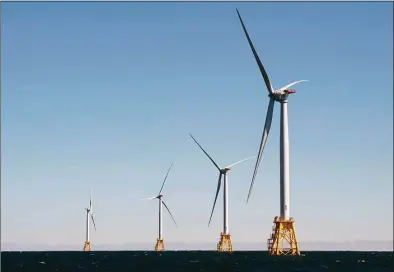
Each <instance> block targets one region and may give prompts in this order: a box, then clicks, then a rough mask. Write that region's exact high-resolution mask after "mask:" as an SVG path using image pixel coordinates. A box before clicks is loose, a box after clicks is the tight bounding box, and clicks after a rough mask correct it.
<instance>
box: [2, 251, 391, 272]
mask: <svg viewBox="0 0 394 272" xmlns="http://www.w3.org/2000/svg"><path fill="white" fill-rule="evenodd" d="M1 271H2V272H12V271H51V272H55V271H67V272H72V271H108V272H121V271H147V272H155V271H267V272H268V271H346V272H353V271H371V272H372V271H374V272H378V271H379V272H393V271H394V265H393V253H392V252H316V251H314V252H303V253H302V256H300V257H291V256H281V257H271V256H268V254H267V252H266V251H239V252H234V253H232V254H228V253H218V252H214V251H166V252H163V253H158V252H153V251H95V252H86V253H85V252H76V251H67V252H61V251H54V252H1Z"/></svg>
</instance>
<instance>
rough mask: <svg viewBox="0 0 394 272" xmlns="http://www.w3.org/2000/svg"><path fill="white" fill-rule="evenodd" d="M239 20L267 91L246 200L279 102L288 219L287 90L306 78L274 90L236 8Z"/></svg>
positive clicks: (282, 211) (282, 189) (284, 205)
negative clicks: (261, 130)
mask: <svg viewBox="0 0 394 272" xmlns="http://www.w3.org/2000/svg"><path fill="white" fill-rule="evenodd" d="M237 13H238V17H239V20H240V21H241V24H242V28H243V30H244V32H245V35H246V38H247V39H248V42H249V45H250V48H251V49H252V52H253V55H254V58H255V59H256V62H257V64H258V66H259V68H260V72H261V74H262V76H263V78H264V82H265V85H266V86H267V89H268V92H269V95H268V96H269V98H270V101H269V104H268V110H267V116H266V119H265V125H264V131H263V136H262V139H261V144H260V149H259V152H258V155H257V160H256V165H255V168H254V172H253V178H252V182H251V184H250V188H249V193H248V198H247V202H248V201H249V197H250V194H251V192H252V188H253V184H254V181H255V178H256V174H257V169H258V167H259V165H260V161H261V157H262V153H263V150H264V146H265V144H266V142H267V139H268V133H269V131H270V128H271V123H272V115H273V111H274V103H275V102H279V103H280V105H281V120H280V123H281V126H280V217H281V218H282V220H289V215H290V190H289V189H290V188H289V187H290V177H289V132H288V120H287V102H288V100H287V98H288V96H289V95H290V94H294V93H295V92H296V91H295V90H289V89H288V88H290V87H292V86H294V85H295V84H297V83H300V82H304V81H307V80H299V81H295V82H292V83H290V84H288V85H286V86H284V87H282V88H280V89H277V90H274V87H273V86H272V84H271V83H270V80H269V78H268V75H267V72H266V71H265V69H264V67H263V64H262V63H261V61H260V59H259V56H258V55H257V52H256V50H255V48H254V46H253V43H252V41H251V39H250V37H249V34H248V32H247V30H246V27H245V25H244V23H243V21H242V18H241V15H240V14H239V11H238V9H237Z"/></svg>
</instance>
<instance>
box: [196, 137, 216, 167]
mask: <svg viewBox="0 0 394 272" xmlns="http://www.w3.org/2000/svg"><path fill="white" fill-rule="evenodd" d="M189 135H190V137H192V139H193V140H194V142H196V144H197V145H198V146H199V147H200V148H201V150H202V151H203V152H204V153H205V155H207V157H208V158H209V159H210V160H211V162H212V163H213V164H214V165H215V166H216V168H217V169H218V170H219V171H220V167H219V165H217V164H216V162H215V161H214V160H213V159H212V158H211V156H209V155H208V153H207V152H206V151H205V150H204V148H202V146H201V145H200V144H199V143H198V142H197V140H196V139H195V138H194V137H193V135H191V134H190V133H189Z"/></svg>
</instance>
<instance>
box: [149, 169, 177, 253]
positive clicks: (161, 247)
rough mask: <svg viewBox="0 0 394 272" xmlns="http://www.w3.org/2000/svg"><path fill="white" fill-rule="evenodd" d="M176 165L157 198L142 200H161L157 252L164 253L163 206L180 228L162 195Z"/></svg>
mask: <svg viewBox="0 0 394 272" xmlns="http://www.w3.org/2000/svg"><path fill="white" fill-rule="evenodd" d="M173 165H174V163H172V164H171V166H170V168H169V169H168V171H167V174H166V176H165V178H164V181H163V184H162V185H161V188H160V191H159V194H158V195H157V196H154V197H149V198H145V199H141V200H151V199H158V200H159V238H157V242H156V246H155V250H156V251H163V250H164V240H163V236H162V234H163V222H162V204H163V205H164V207H165V208H166V209H167V211H168V213H169V214H170V216H171V218H172V221H174V223H175V226H176V227H178V225H177V223H176V222H175V219H174V217H173V216H172V214H171V211H170V209H169V208H168V206H167V204H166V203H165V202H164V200H163V194H161V192H162V191H163V187H164V184H165V183H166V180H167V177H168V174H169V173H170V170H171V168H172V166H173Z"/></svg>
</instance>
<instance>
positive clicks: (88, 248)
mask: <svg viewBox="0 0 394 272" xmlns="http://www.w3.org/2000/svg"><path fill="white" fill-rule="evenodd" d="M91 250H92V248H91V246H90V241H85V244H84V245H83V251H91Z"/></svg>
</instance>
